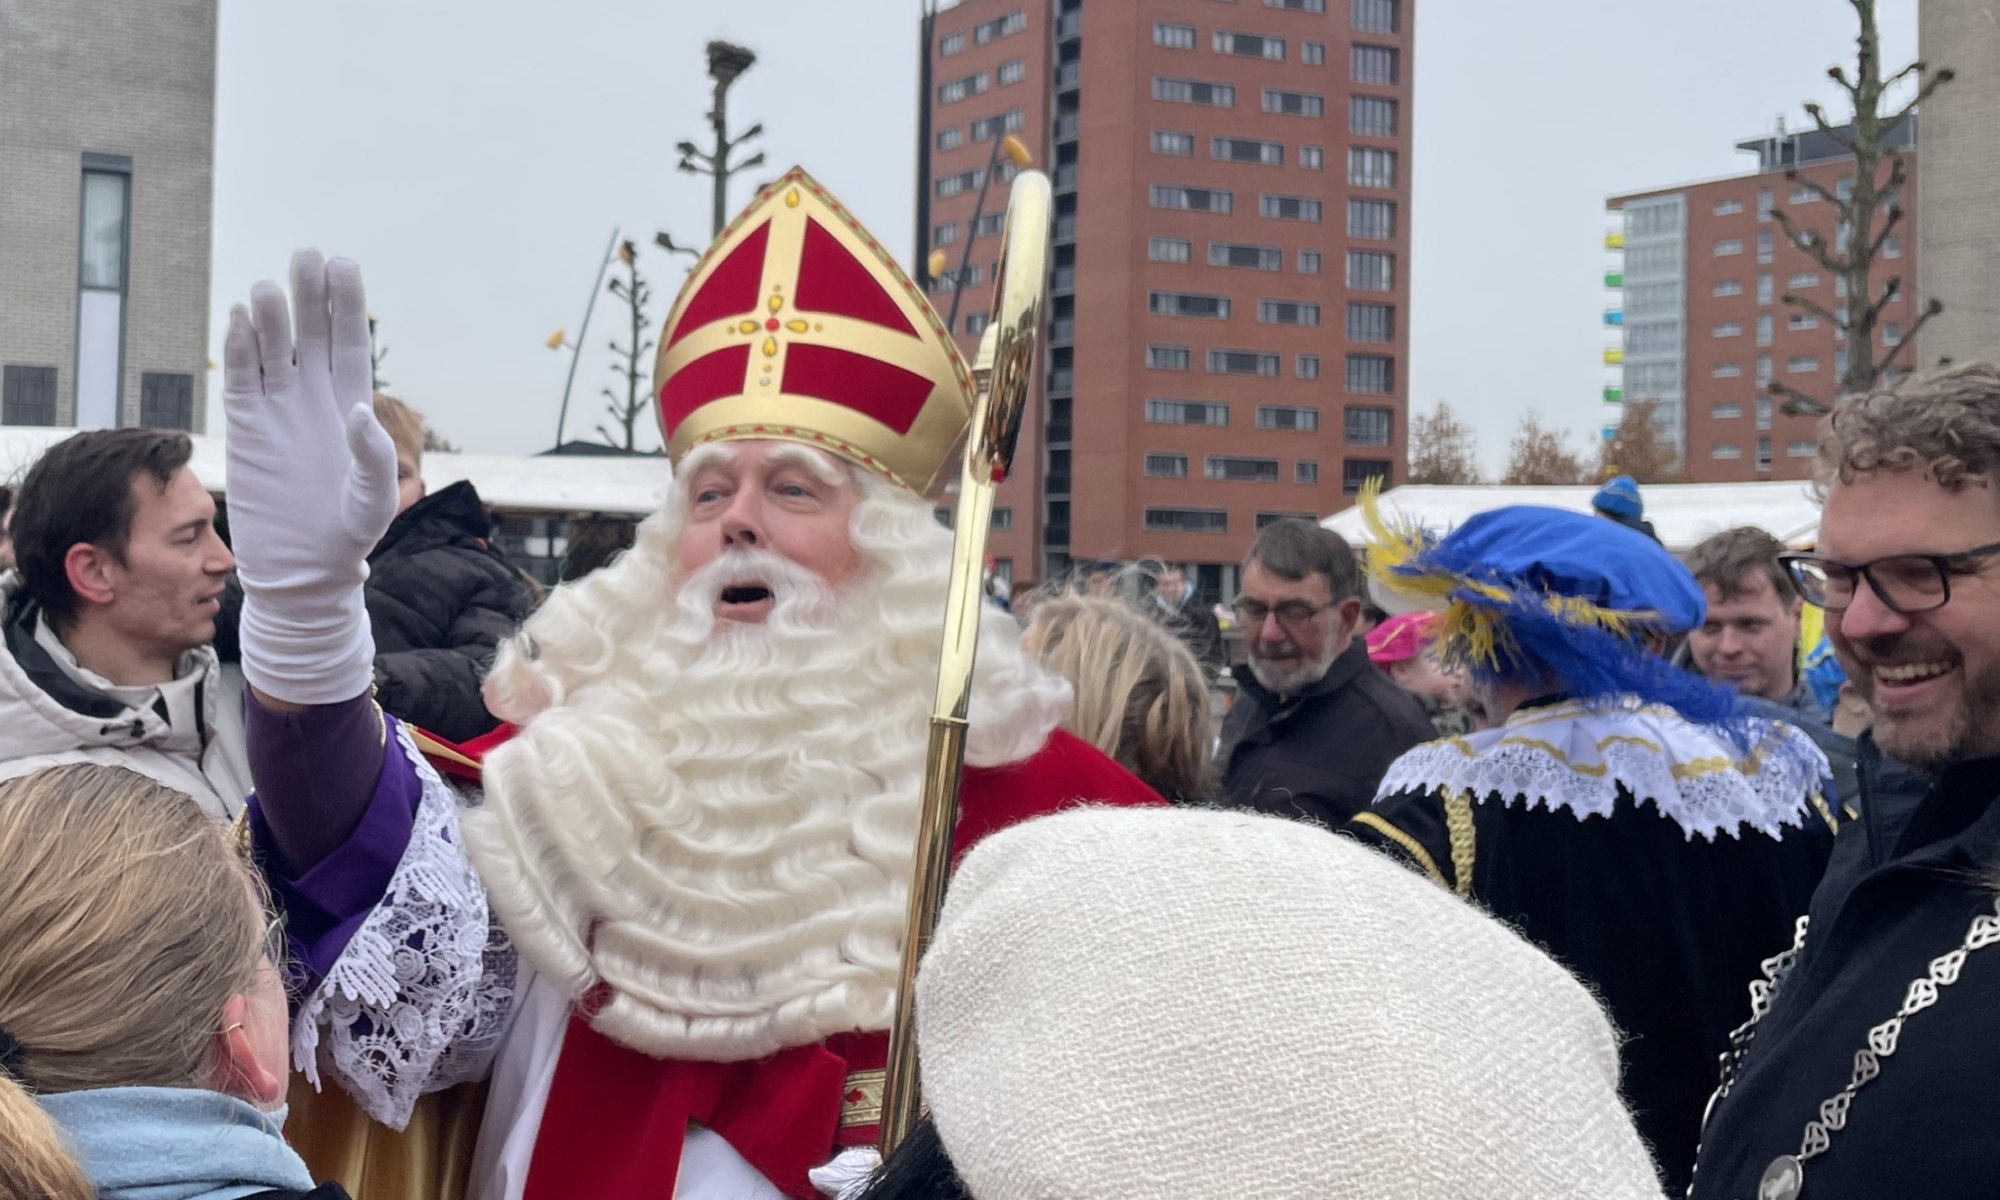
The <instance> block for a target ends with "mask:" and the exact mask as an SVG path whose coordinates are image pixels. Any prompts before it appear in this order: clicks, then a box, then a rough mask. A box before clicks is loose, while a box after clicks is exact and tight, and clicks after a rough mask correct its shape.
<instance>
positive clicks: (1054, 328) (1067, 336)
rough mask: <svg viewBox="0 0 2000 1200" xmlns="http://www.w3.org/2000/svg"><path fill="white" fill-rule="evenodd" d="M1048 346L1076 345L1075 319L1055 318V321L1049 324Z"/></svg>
mask: <svg viewBox="0 0 2000 1200" xmlns="http://www.w3.org/2000/svg"><path fill="white" fill-rule="evenodd" d="M1049 345H1051V346H1074V345H1076V318H1075V317H1057V318H1056V319H1055V320H1053V321H1050V322H1049Z"/></svg>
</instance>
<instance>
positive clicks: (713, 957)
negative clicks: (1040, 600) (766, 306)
mask: <svg viewBox="0 0 2000 1200" xmlns="http://www.w3.org/2000/svg"><path fill="white" fill-rule="evenodd" d="M691 473H692V472H690V471H688V470H687V469H686V467H685V466H684V468H683V471H682V473H681V474H682V477H683V478H686V477H687V476H688V475H689V474H691ZM857 477H858V478H861V482H862V487H863V492H864V499H863V501H862V503H861V504H860V505H859V506H858V507H857V509H856V512H855V516H854V521H853V526H852V529H853V536H854V542H855V545H856V548H857V549H858V550H859V551H860V552H861V554H862V556H863V558H864V559H865V560H866V562H867V563H868V567H867V569H866V570H865V571H864V572H863V573H862V574H861V576H860V578H858V580H857V581H856V582H854V583H853V584H852V585H850V586H849V587H848V588H847V589H845V590H844V591H843V592H842V593H839V594H829V593H828V592H826V590H825V589H824V588H823V587H818V586H816V581H815V580H814V578H813V577H812V576H810V575H805V574H804V573H803V571H802V570H801V569H799V568H793V570H794V571H796V572H798V573H799V574H801V575H803V579H800V580H798V581H797V582H798V583H800V584H803V585H804V586H803V587H794V586H787V585H786V583H785V581H784V580H783V579H781V578H776V577H775V576H776V573H775V572H773V571H765V572H762V573H761V575H762V577H764V578H767V579H770V580H771V582H772V589H773V592H774V593H775V598H776V603H775V605H774V607H773V610H772V613H771V616H770V619H769V621H768V622H767V623H766V624H764V625H762V626H757V625H735V624H731V623H723V624H722V625H721V626H720V627H718V626H717V623H716V622H715V620H714V618H713V616H712V604H713V598H714V597H713V589H712V586H710V585H712V584H714V581H715V578H716V576H717V574H719V573H720V572H719V571H704V572H702V573H699V574H698V575H697V576H695V577H694V578H692V579H689V580H686V581H684V582H677V581H675V580H674V579H673V578H672V575H673V571H672V569H671V564H672V563H673V562H674V560H675V554H674V548H675V547H674V542H675V540H676V534H677V532H678V526H679V513H680V512H681V511H682V503H683V502H682V497H681V496H680V494H679V493H678V491H677V492H676V494H675V495H674V496H673V497H671V498H670V499H669V501H668V504H667V508H666V510H665V511H663V512H662V513H660V514H658V515H656V516H655V517H654V518H652V519H650V520H648V521H647V522H646V524H645V525H644V526H642V528H641V531H640V535H639V538H638V541H637V544H636V545H635V546H634V548H633V550H632V551H630V552H628V553H627V554H626V555H625V556H624V557H623V558H621V559H620V560H619V561H618V562H617V563H615V564H614V565H612V566H611V567H608V568H606V569H605V570H603V571H600V572H598V573H597V574H596V575H593V576H591V577H590V578H588V579H586V580H584V581H582V582H581V583H579V584H577V585H575V586H572V587H565V588H562V589H559V590H558V592H557V593H556V594H555V595H554V596H552V597H551V598H550V600H549V602H548V604H547V605H545V606H544V608H543V609H542V610H541V612H539V613H537V614H536V616H535V617H534V618H532V619H531V620H530V621H529V622H528V624H527V625H526V626H525V627H524V629H523V636H522V637H521V638H517V639H516V640H515V641H514V642H510V643H509V644H508V646H507V647H505V648H503V650H502V653H501V656H500V659H499V661H498V662H497V663H496V665H495V668H494V679H493V681H492V683H491V684H490V686H489V703H491V704H493V705H495V711H496V712H499V713H501V715H503V716H507V717H509V718H510V719H514V720H516V721H518V722H522V723H523V728H522V729H521V732H520V733H519V734H518V735H517V736H515V737H514V738H513V740H511V741H509V742H508V743H507V744H506V745H504V746H502V747H500V748H499V749H497V750H495V751H494V752H493V753H491V754H490V755H489V756H488V757H487V760H486V768H485V772H484V774H485V781H486V788H487V791H486V802H485V805H484V806H483V807H482V808H480V809H477V810H475V811H473V812H471V813H469V814H468V815H467V817H466V820H465V837H466V843H467V849H468V850H469V852H470V853H471V856H472V858H473V861H474V862H475V863H476V864H477V866H478V868H479V871H480V875H481V877H482V879H483V881H484V883H485V885H486V888H487V891H488V893H489V895H490V897H491V900H492V904H493V908H494V910H495V912H497V913H498V914H499V916H500V918H501V920H502V922H503V923H504V925H505V926H506V929H507V932H508V933H509V935H511V936H512V938H513V940H514V943H515V944H516V945H517V946H518V947H520V949H521V952H522V953H523V954H525V955H526V956H527V958H528V959H529V961H530V962H532V963H533V964H534V965H535V966H536V967H537V968H538V969H539V970H540V971H541V972H542V973H543V974H544V975H546V976H547V977H548V978H549V980H550V981H551V982H553V983H555V984H556V985H557V986H558V987H560V988H561V989H562V990H563V991H564V992H565V993H566V994H567V995H569V996H570V997H571V998H572V999H577V998H581V997H583V996H584V995H585V994H586V993H588V992H591V991H592V990H593V989H597V988H599V987H600V985H603V989H602V990H601V991H599V992H597V993H596V994H595V995H593V996H592V1002H593V1005H594V1006H595V1004H596V1001H597V999H598V997H599V996H608V998H607V999H605V1000H604V1001H603V1003H602V1005H601V1007H596V1008H595V1012H594V1016H593V1024H594V1025H595V1026H596V1027H597V1028H598V1029H600V1030H602V1031H603V1032H604V1033H606V1034H607V1035H609V1036H610V1037H612V1038H615V1039H616V1040H618V1041H619V1042H621V1043H623V1044H625V1045H627V1046H630V1047H632V1048H634V1049H637V1050H641V1051H644V1052H645V1053H648V1054H652V1055H655V1056H661V1057H675V1058H687V1059H708V1060H719V1061H739V1060H744V1059H751V1058H758V1057H762V1056H764V1055H767V1054H770V1053H772V1052H774V1051H776V1050H779V1049H782V1048H784V1047H787V1046H796V1045H803V1044H808V1043H812V1042H817V1041H820V1040H822V1039H824V1038H826V1037H827V1036H829V1035H831V1034H835V1033H842V1032H848V1031H853V1030H879V1029H885V1028H887V1027H888V1024H889V1021H890V1018H891V1015H892V1011H893V1008H894V1004H895V977H896V973H897V968H898V960H899V957H900V954H901V949H902V938H903V923H904V907H905V901H906V896H907V894H908V890H909V874H910V869H911V846H912V842H913V841H914V839H915V835H916V824H917V798H918V793H919V790H920V788H921V785H922V778H923V759H924V746H925V737H926V727H927V726H926V719H927V717H928V710H929V702H930V698H931V695H932V691H933V687H934V685H935V679H936V672H937V662H938V646H939V634H940V624H941V619H942V614H943V611H944V591H945V582H946V578H947V574H948V567H949V556H950V535H949V534H948V533H947V532H946V531H945V530H943V529H942V528H940V527H939V526H938V525H937V524H936V522H935V521H934V520H933V519H932V517H931V514H930V508H929V506H928V505H927V504H924V503H922V502H921V501H919V500H917V499H916V498H914V497H910V496H907V495H905V494H903V493H901V492H898V491H896V490H894V489H892V488H890V487H889V486H888V485H886V484H881V483H877V482H876V481H874V480H872V479H867V478H865V477H860V476H858V474H857ZM715 586H719V585H715ZM530 654H533V655H534V657H532V658H531V657H529V655H530ZM1068 700H1069V690H1068V686H1067V685H1066V684H1065V683H1063V682H1062V681H1060V680H1058V679H1055V678H1054V677H1052V676H1050V675H1048V674H1047V673H1045V672H1043V671H1042V670H1041V669H1040V668H1039V667H1038V666H1036V665H1035V664H1034V663H1033V662H1032V660H1030V659H1029V658H1028V657H1027V656H1026V655H1025V654H1024V653H1023V652H1022V650H1021V649H1020V647H1019V644H1018V638H1017V634H1016V631H1015V628H1014V625H1013V622H1012V621H1011V619H1009V618H1008V617H1007V616H1006V615H1005V614H1004V613H999V612H997V611H995V610H991V609H988V610H986V621H985V624H984V625H983V626H982V629H981V636H980V655H979V670H978V674H977V678H976V680H975V687H974V699H973V707H972V722H973V723H972V729H971V731H970V734H969V737H968V751H967V760H968V761H969V762H971V763H973V764H974V765H982V766H985V765H996V764H999V763H1005V762H1014V761H1018V760H1020V759H1023V758H1026V757H1028V756H1029V755H1031V754H1033V753H1034V752H1035V751H1036V750H1038V749H1039V748H1040V747H1041V745H1042V744H1043V743H1044V741H1045V740H1046V739H1047V736H1048V734H1049V731H1050V730H1051V729H1053V728H1054V727H1055V725H1056V723H1057V722H1058V721H1059V720H1060V718H1061V716H1062V714H1063V712H1064V711H1065V709H1066V708H1067V705H1068ZM544 705H546V707H544Z"/></svg>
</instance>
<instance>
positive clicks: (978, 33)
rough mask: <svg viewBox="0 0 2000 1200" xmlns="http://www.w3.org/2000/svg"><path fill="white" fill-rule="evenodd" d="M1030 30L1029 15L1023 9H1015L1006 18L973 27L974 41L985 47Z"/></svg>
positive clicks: (998, 18)
mask: <svg viewBox="0 0 2000 1200" xmlns="http://www.w3.org/2000/svg"><path fill="white" fill-rule="evenodd" d="M1027 28H1028V14H1027V12H1026V11H1025V10H1023V9H1019V8H1017V9H1015V10H1014V11H1013V12H1010V13H1008V14H1007V15H1006V16H1004V17H995V18H993V19H992V20H991V21H986V22H983V23H981V24H978V25H975V26H973V27H972V40H973V41H974V42H975V43H977V44H979V45H981V46H984V45H985V44H986V43H988V42H992V41H998V40H999V39H1001V38H1003V37H1012V36H1013V35H1014V34H1017V33H1020V32H1022V31H1023V30H1025V29H1027Z"/></svg>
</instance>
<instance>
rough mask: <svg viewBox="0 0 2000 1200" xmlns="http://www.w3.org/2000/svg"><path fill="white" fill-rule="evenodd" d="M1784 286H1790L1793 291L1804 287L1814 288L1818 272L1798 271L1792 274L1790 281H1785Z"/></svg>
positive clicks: (1817, 284) (1817, 279)
mask: <svg viewBox="0 0 2000 1200" xmlns="http://www.w3.org/2000/svg"><path fill="white" fill-rule="evenodd" d="M1786 286H1787V287H1789V288H1791V289H1792V290H1793V291H1795V292H1796V291H1800V290H1802V289H1804V288H1816V287H1818V286H1819V272H1818V271H1800V272H1799V273H1798V274H1796V275H1794V276H1792V278H1791V280H1790V282H1789V283H1787V284H1786Z"/></svg>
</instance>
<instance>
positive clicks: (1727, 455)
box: [1708, 442, 1743, 459]
mask: <svg viewBox="0 0 2000 1200" xmlns="http://www.w3.org/2000/svg"><path fill="white" fill-rule="evenodd" d="M1708 456H1709V457H1710V458H1720V459H1731V458H1742V457H1743V447H1741V446H1739V445H1737V444H1736V443H1735V442H1717V443H1716V444H1715V448H1714V449H1712V450H1710V451H1709V452H1708Z"/></svg>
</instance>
